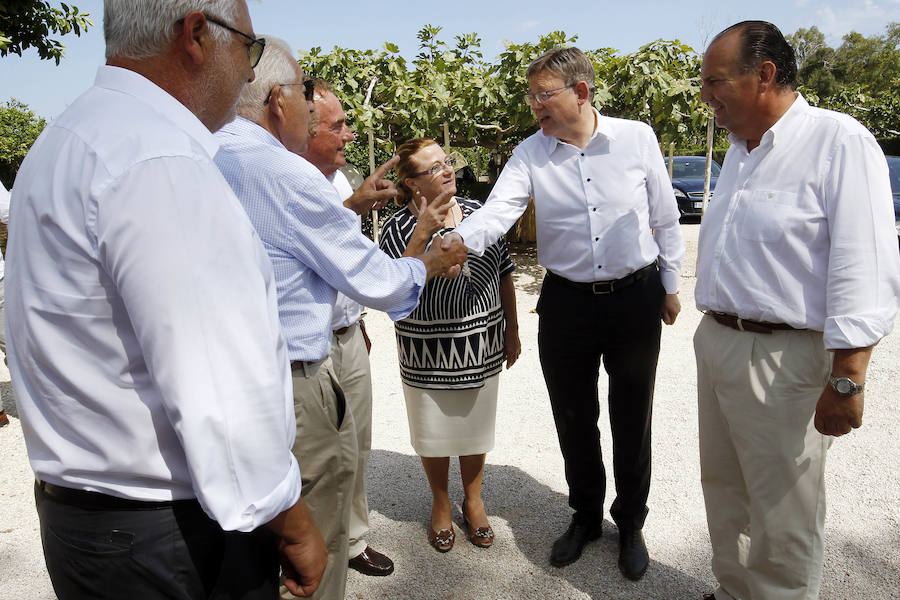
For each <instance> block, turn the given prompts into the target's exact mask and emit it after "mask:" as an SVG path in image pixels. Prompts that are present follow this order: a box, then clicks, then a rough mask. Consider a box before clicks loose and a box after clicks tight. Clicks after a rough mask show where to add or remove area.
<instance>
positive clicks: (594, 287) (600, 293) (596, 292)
mask: <svg viewBox="0 0 900 600" xmlns="http://www.w3.org/2000/svg"><path fill="white" fill-rule="evenodd" d="M614 283H615V282H614V281H595V282H593V283H592V284H591V291H592V292H594V295H595V296H605V295H607V294H612V293H613V284H614ZM598 285H606V286H608V289H606V290H603V289H599V290H598V289H597V286H598Z"/></svg>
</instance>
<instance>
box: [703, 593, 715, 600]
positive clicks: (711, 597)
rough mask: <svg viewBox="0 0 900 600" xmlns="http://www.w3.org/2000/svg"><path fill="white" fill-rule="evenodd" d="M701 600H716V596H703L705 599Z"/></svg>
mask: <svg viewBox="0 0 900 600" xmlns="http://www.w3.org/2000/svg"><path fill="white" fill-rule="evenodd" d="M701 600H716V595H715V594H703V598H701Z"/></svg>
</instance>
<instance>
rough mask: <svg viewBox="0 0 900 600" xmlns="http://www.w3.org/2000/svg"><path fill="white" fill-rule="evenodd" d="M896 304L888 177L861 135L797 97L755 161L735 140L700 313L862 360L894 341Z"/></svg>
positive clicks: (703, 260) (710, 242)
mask: <svg viewBox="0 0 900 600" xmlns="http://www.w3.org/2000/svg"><path fill="white" fill-rule="evenodd" d="M898 294H900V258H898V253H897V239H896V233H895V231H894V219H893V214H892V204H891V188H890V181H889V179H888V168H887V163H886V161H885V158H884V154H883V153H882V151H881V149H880V148H879V147H878V144H877V143H876V142H875V138H873V137H872V134H870V133H869V132H868V130H866V129H865V127H863V126H862V125H860V124H859V123H858V122H857V121H856V120H854V119H853V118H852V117H849V116H847V115H844V114H841V113H837V112H833V111H828V110H823V109H819V108H813V107H811V106H809V104H807V102H806V100H805V99H804V98H803V97H802V96H800V95H799V94H798V95H797V99H796V100H795V101H794V103H793V104H792V105H791V107H790V109H788V111H787V112H786V113H785V114H784V115H782V117H781V118H780V119H779V120H778V122H777V123H775V125H773V126H772V127H771V129H769V130H768V131H767V132H766V133H765V134H764V135H763V136H762V139H761V141H760V145H759V146H758V147H756V148H754V149H753V151H752V152H747V143H746V141H745V140H741V139H738V138H736V137H734V136H732V138H731V147H730V148H729V149H728V153H727V154H726V155H725V162H724V164H723V165H722V172H721V173H720V174H719V180H718V183H717V184H716V197H715V199H714V200H713V201H712V202H710V204H709V209H708V210H707V212H706V214H705V215H704V217H703V224H702V225H701V227H700V240H699V247H698V257H697V286H696V290H695V298H696V303H697V308H699V309H700V310H704V311H705V310H712V311H718V312H725V313H729V314H733V315H737V316H739V317H741V318H744V319H750V320H754V321H764V322H772V323H787V324H788V325H791V326H793V327H797V328H801V329H814V330H816V331H823V332H824V338H825V346H826V348H829V349H837V348H862V347H866V346H870V345H872V344H874V343H875V342H877V341H878V340H880V339H881V338H883V337H884V336H885V335H887V334H888V333H889V332H890V331H891V329H892V327H893V323H894V315H895V314H896V313H897V306H898Z"/></svg>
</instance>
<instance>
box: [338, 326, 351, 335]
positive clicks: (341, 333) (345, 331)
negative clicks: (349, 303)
mask: <svg viewBox="0 0 900 600" xmlns="http://www.w3.org/2000/svg"><path fill="white" fill-rule="evenodd" d="M351 327H353V325H347V326H346V327H341V328H340V329H335V330H334V334H335V335H344V334H345V333H347V332H348V331H350V328H351Z"/></svg>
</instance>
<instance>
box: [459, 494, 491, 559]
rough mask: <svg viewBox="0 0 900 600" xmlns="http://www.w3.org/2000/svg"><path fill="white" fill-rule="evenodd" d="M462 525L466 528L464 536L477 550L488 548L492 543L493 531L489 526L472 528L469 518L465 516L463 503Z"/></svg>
mask: <svg viewBox="0 0 900 600" xmlns="http://www.w3.org/2000/svg"><path fill="white" fill-rule="evenodd" d="M462 513H463V523H464V524H465V526H466V535H467V536H468V538H469V541H470V542H472V543H473V544H475V545H476V546H478V547H479V548H490V547H491V545H492V544H493V543H494V530H493V529H492V528H491V526H490V525H488V526H487V527H474V528H473V527H472V524H471V523H469V518H468V517H467V516H466V509H465V502H464V503H463V511H462Z"/></svg>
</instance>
